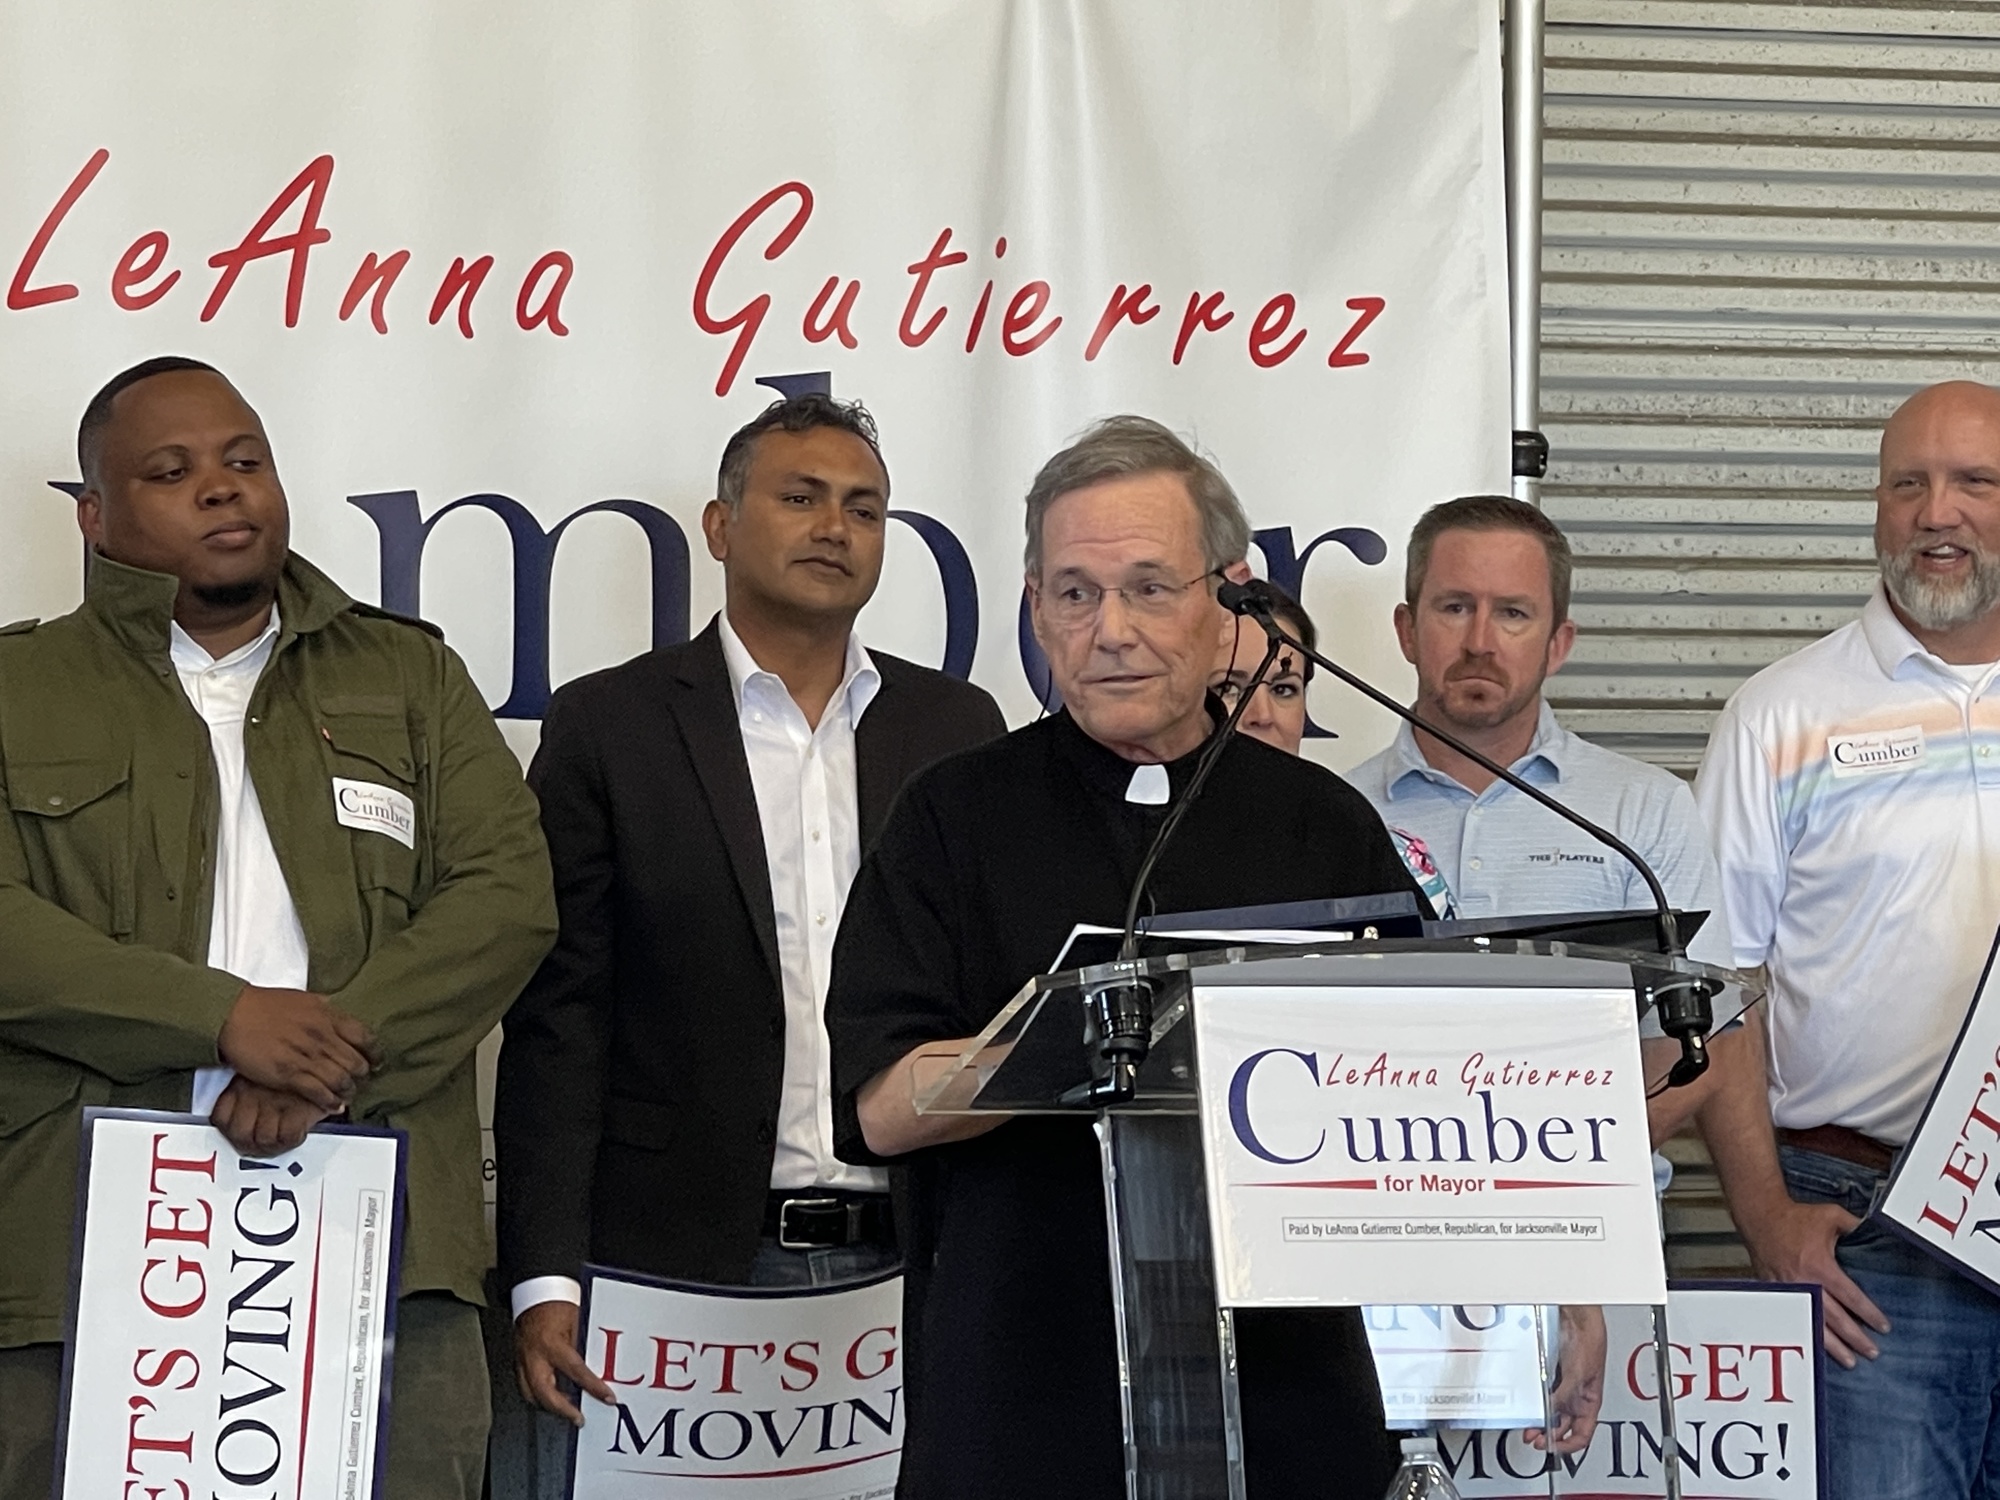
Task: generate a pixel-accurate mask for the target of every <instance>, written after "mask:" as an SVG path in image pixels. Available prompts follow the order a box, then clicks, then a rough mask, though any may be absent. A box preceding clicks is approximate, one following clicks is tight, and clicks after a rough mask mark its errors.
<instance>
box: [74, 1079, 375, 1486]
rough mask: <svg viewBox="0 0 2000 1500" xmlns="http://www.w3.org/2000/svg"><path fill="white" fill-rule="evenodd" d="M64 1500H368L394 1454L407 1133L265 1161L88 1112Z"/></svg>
mask: <svg viewBox="0 0 2000 1500" xmlns="http://www.w3.org/2000/svg"><path fill="white" fill-rule="evenodd" d="M83 1131H84V1147H83V1162H84V1164H83V1176H84V1180H83V1184H82V1192H81V1195H80V1196H81V1198H82V1201H83V1215H82V1224H81V1233H80V1235H79V1241H78V1247H77V1260H76V1270H75V1284H74V1297H73V1306H74V1308H75V1314H74V1320H75V1326H74V1328H73V1330H72V1332H71V1335H70V1338H69V1341H68V1346H67V1348H66V1351H65V1366H66V1368H65V1371H64V1374H65V1401H64V1408H63V1430H62V1433H61V1436H60V1440H59V1443H58V1452H59V1454H60V1462H61V1487H60V1490H59V1493H60V1494H62V1495H64V1496H73V1497H78V1500H82V1497H86V1496H88V1497H97V1496H106V1495H109V1496H121V1497H131V1500H139V1497H148V1500H197V1497H199V1500H211V1497H212V1500H251V1497H255V1500H367V1497H369V1496H372V1495H373V1494H374V1493H375V1492H376V1484H377V1480H378V1478H379V1476H380V1472H381V1460H382V1453H383V1450H384V1444H385V1442H386V1439H387V1435H388V1422H387V1413H388V1403H389V1366H388V1356H387V1351H388V1349H389V1347H390V1345H391V1342H392V1340H393V1336H394V1322H395V1307H396V1270H397V1261H398V1253H399V1251H400V1248H401V1243H400V1241H401V1236H400V1232H399V1226H400V1223H401V1215H402V1191H403V1187H402V1184H403V1170H404V1146H405V1143H404V1138H403V1136H402V1134H401V1132H397V1131H382V1130H364V1129H356V1128H349V1127H322V1128H320V1129H318V1130H315V1131H313V1132H312V1133H311V1134H310V1135H308V1136H307V1137H306V1139H305V1142H304V1144H302V1145H301V1146H300V1147H299V1148H298V1149H297V1150H295V1151H292V1152H289V1153H288V1154H286V1155H284V1156H278V1157H272V1158H269V1159H266V1160H258V1159H256V1158H252V1157H246V1156H241V1155H239V1154H238V1153H237V1152H236V1151H235V1150H234V1149H233V1148H232V1147H231V1146H230V1145H229V1143H228V1141H227V1140H225V1139H224V1137H223V1135H222V1133H221V1132H220V1131H219V1130H216V1129H215V1128H214V1127H213V1126H211V1125H210V1124H209V1123H208V1122H207V1121H206V1120H203V1119H200V1118H198V1117H196V1116H192V1115H171V1114H155V1113H150V1112H145V1111H137V1110H102V1109H91V1110H86V1111H85V1112H84V1125H83Z"/></svg>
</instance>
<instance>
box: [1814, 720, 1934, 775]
mask: <svg viewBox="0 0 2000 1500" xmlns="http://www.w3.org/2000/svg"><path fill="white" fill-rule="evenodd" d="M1927 753H1928V752H1926V751H1925V749H1924V726H1923V725H1921V724H1912V725H1910V726H1908V727H1907V728H1904V729H1879V730H1876V731H1875V732H1874V733H1872V734H1830V735H1828V736H1827V738H1826V755H1827V759H1828V760H1830V761H1832V762H1833V774H1834V775H1835V776H1836V777H1844V776H1875V775H1879V774H1881V773H1882V772H1884V771H1907V770H1908V769H1909V768H1910V767H1911V766H1916V765H1921V764H1923V760H1924V756H1925V755H1926V754H1927Z"/></svg>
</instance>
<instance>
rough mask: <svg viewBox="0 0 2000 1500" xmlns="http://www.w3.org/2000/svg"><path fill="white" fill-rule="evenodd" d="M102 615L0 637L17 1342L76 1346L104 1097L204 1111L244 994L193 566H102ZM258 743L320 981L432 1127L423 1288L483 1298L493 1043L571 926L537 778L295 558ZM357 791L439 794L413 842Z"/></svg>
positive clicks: (255, 716)
mask: <svg viewBox="0 0 2000 1500" xmlns="http://www.w3.org/2000/svg"><path fill="white" fill-rule="evenodd" d="M85 592H86V598H85V601H84V604H83V606H82V607H81V608H80V609H78V610H76V611H75V612H74V613H72V614H69V615H65V616H64V617H63V618H61V619H59V620H53V621H50V622H49V623H47V624H32V623H31V624H27V625H19V626H10V627H7V628H6V629H5V630H4V631H0V805H4V809H5V813H6V816H5V817H0V1245H4V1249H3V1250H0V1348H4V1347H12V1346H16V1345H20V1344H27V1343H39V1342H44V1341H49V1340H55V1339H60V1338H61V1337H62V1336H63V1313H64V1305H65V1303H66V1301H67V1297H68V1281H69V1265H70V1255H71V1247H72V1235H73V1230H74V1226H73V1217H74V1210H75V1196H76V1178H77V1148H78V1132H79V1126H80V1124H81V1119H82V1113H83V1110H84V1108H85V1107H86V1106H87V1105H94V1104H95V1105H119V1106H125V1107H134V1108H148V1109H170V1110H185V1109H186V1108H187V1103H188V1097H189V1088H190V1086H191V1083H192V1076H191V1075H192V1070H193V1069H195V1068H200V1067H212V1066H215V1065H216V1064H218V1063H219V1062H220V1059H219V1058H218V1057H217V1055H216V1037H217V1034H218V1033H219V1032H220V1031H221V1029H222V1023H223V1020H224V1018H225V1017H226V1016H227V1015H228V1014H229V1009H230V1006H231V1005H232V1004H233V1003H234V1001H235V998H236V996H237V994H238V993H239V992H240V991H241V989H242V988H243V982H242V981H241V980H240V979H238V978H236V977H235V976H233V975H230V974H225V973H222V972H219V971H218V970H215V969H211V968H209V967H208V966H207V964H206V959H207V955H208V944H209V922H210V915H211V906H210V893H211V891H212V889H213V885H214V866H213V859H214V851H215V842H216V830H217V806H216V803H217V789H216V776H215V765H214V760H213V758H212V756H211V754H210V750H209V738H208V727H207V725H206V724H205V723H204V722H203V721H202V719H201V716H200V715H199V714H198V713H196V711H195V709H194V707H193V705H192V704H190V703H189V702H188V700H187V697H186V695H185V694H184V693H183V692H182V690H181V685H180V681H179V678H178V676H177V675H176V673H175V671H174V668H173V664H172V662H171V660H170V659H169V656H168V625H169V622H170V621H171V619H172V613H173V604H174V596H175V592H176V583H175V580H174V579H172V578H170V577H167V576H165V575H163V574H158V573H149V572H143V571H140V570H138V569H135V568H129V567H125V566H122V565H120V564H118V563H114V562H110V561H108V560H106V559H103V558H99V559H97V560H95V562H94V563H93V565H92V567H91V570H90V580H89V584H88V587H87V589H86V591H85ZM278 611H279V618H280V633H279V636H278V641H277V646H276V649H275V650H274V651H273V653H272V656H271V661H270V664H269V666H268V667H267V668H266V669H265V671H264V674H263V676H262V678H261V679H260V680H259V681H258V684H257V687H256V691H255V694H254V695H253V697H252V698H251V700H250V706H249V713H248V716H247V718H246V719H245V722H244V726H243V735H244V757H245V763H246V765H247V768H248V772H249V776H250V779H251V782H252V784H253V785H254V786H255V787H256V790H257V798H258V801H259V803H260V804H261V805H262V807H263V812H264V819H265V822H266V824H267V826H268V827H269V830H270V834H271V843H272V846H273V847H274V848H275V849H276V851H277V856H278V863H279V865H280V866H281V867H282V868H283V870H284V872H285V882H286V884H287V886H288V887H289V888H290V891H291V895H292V900H293V903H294V904H295V905H296V907H297V908H298V913H299V921H300V925H301V926H302V927H303V929H304V931H305V936H306V945H307V950H308V954H309V957H310V974H309V979H308V983H309V985H310V987H311V988H312V989H314V990H315V991H318V992H319V993H321V994H324V995H327V996H329V997H330V998H331V1000H332V1001H333V1003H334V1004H335V1005H336V1006H338V1007H339V1008H340V1009H341V1010H344V1011H346V1012H348V1013H350V1014H352V1015H354V1016H356V1017H358V1018H360V1019H361V1020H362V1021H364V1022H365V1023H366V1024H367V1025H369V1026H370V1027H372V1028H373V1029H374V1032H375V1035H376V1037H377V1038H378V1039H379V1041H380V1044H381V1047H382V1049H383V1052H384V1062H383V1065H382V1066H381V1067H380V1068H379V1069H377V1070H376V1071H375V1072H374V1073H373V1074H371V1075H370V1077H369V1078H368V1079H367V1080H366V1082H365V1083H364V1084H363V1085H362V1087H361V1090H360V1092H359V1094H358V1095H357V1097H356V1098H355V1100H354V1103H353V1106H352V1108H351V1110H350V1115H351V1117H352V1118H353V1120H354V1121H355V1122H356V1123H358V1124H363V1125H386V1126H394V1127H396V1128H399V1129H401V1130H404V1131H407V1132H408V1133H409V1194H408V1218H407V1221H406V1228H405V1238H404V1252H403V1265H402V1290H403V1291H404V1292H405V1293H406V1294H407V1293H409V1292H415V1291H435V1290H443V1291H448V1292H451V1293H452V1294H454V1295H456V1296H458V1297H460V1298H463V1299H464V1300H466V1301H468V1302H474V1303H477V1302H479V1301H480V1300H481V1293H480V1286H481V1279H482V1272H483V1270H484V1268H485V1266H486V1265H487V1262H488V1259H489V1257H488V1254H487V1240H486V1230H485V1222H484V1211H483V1202H482V1200H483V1190H482V1185H481V1181H480V1161H481V1151H480V1138H479V1119H478V1107H477V1101H476V1094H475V1081H474V1061H473V1053H474V1050H475V1049H476V1048H477V1047H478V1045H479V1042H480V1039H481V1038H482V1037H484V1036H485V1035H486V1034H487V1033H488V1032H489V1031H490V1030H492V1028H493V1025H494V1023H495V1022H496V1021H498V1020H499V1019H500V1016H501V1014H502V1013H503V1012H504V1011H505V1010H506V1009H507V1007H508V1005H509V1004H510V1003H512V1001H513V999H514V997H515V995H516V994H517V993H519V991H520V989H521V987H522V986H523V985H525V984H526V983H527V981H528V978H529V976H530V975H532V974H533V973H534V971H535V966H536V965H537V964H538V963H539V962H540V961H541V958H542V956H543V954H544V953H545V952H547V950H548V948H549V946H550V944H551V943H552V942H553V940H554V937H555V927H556V916H555V899H554V895H553V891H552V888H551V879H550V873H549V860H548V850H547V848H546V846H545V845H544V843H543V840H542V834H541V828H540V824H539V821H538V819H537V815H536V808H535V801H534V797H533V794H532V793H530V792H529V791H528V789H527V787H526V786H525V785H524V784H523V782H522V778H521V771H520V765H519V762H518V761H517V760H516V759H515V757H514V755H513V753H512V752H511V751H510V750H509V749H508V748H507V745H506V743H505V742H504V741H503V740H502V739H501V737H500V732H499V730H498V728H497V727H496V726H495V725H494V722H493V717H492V715H491V714H490V713H489V712H488V711H487V708H486V705H485V703H484V702H483V701H482V700H481V699H480V696H479V693H478V691H477V689H476V688H475V687H474V686H473V683H472V680H471V678H470V677H469V676H468V675H467V673H466V670H465V667H464V664H463V663H461V662H460V661H459V659H458V657H457V656H456V655H454V654H453V653H452V652H451V651H450V650H448V649H447V648H446V647H445V646H444V644H443V642H441V641H440V640H438V639H436V638H435V637H434V636H433V635H432V634H430V633H429V632H428V631H427V630H425V629H423V628H421V627H418V626H416V625H413V624H410V623H408V622H405V621H401V620H397V619H395V618H393V617H391V616H387V615H384V614H383V613H381V612H380V611H379V610H374V609H371V608H369V607H367V606H365V605H360V604H356V603H355V602H354V601H353V600H352V599H350V598H349V597H348V596H347V595H346V594H344V593H342V592H341V590H340V589H339V588H338V587H337V586H336V585H335V584H334V583H333V582H332V580H330V579H329V578H327V576H326V575H325V574H323V573H321V572H320V571H319V570H318V569H317V568H315V567H313V566H312V565H311V564H310V563H308V562H306V561H305V560H304V559H303V558H301V557H298V556H297V555H296V554H295V555H293V556H292V557H291V558H290V559H289V560H288V562H287V563H286V565H285V571H284V577H283V579H282V581H281V583H280V585H279V589H278ZM335 778H344V779H348V780H354V781H361V782H366V783H369V784H372V785H375V786H386V787H389V788H393V789H394V790H396V791H398V792H401V793H402V794H403V795H405V796H407V797H409V798H410V799H411V800H412V801H413V802H414V804H415V807H416V829H415V834H414V843H415V847H414V848H406V847H404V845H403V843H402V842H401V841H400V840H399V839H397V838H395V837H392V836H390V835H389V834H387V833H383V832H377V831H375V830H373V829H369V828H350V827H344V826H342V824H341V823H339V822H338V821H336V819H335V805H334V791H333V782H334V780H335Z"/></svg>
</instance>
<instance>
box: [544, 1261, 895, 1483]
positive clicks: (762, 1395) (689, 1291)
mask: <svg viewBox="0 0 2000 1500" xmlns="http://www.w3.org/2000/svg"><path fill="white" fill-rule="evenodd" d="M902 1317H903V1279H902V1277H901V1276H898V1275H895V1274H893V1273H891V1274H888V1275H884V1276H881V1277H878V1278H877V1279H875V1280H873V1281H864V1282H855V1283H850V1284H847V1285H844V1286H838V1287H813V1288H799V1289H796V1290H793V1289H777V1290H770V1289H764V1288H754V1287H742V1288H737V1287H731V1288H716V1287H703V1286H691V1285H687V1284H685V1283H678V1282H669V1281H659V1280H655V1279H653V1278H651V1277H645V1276H639V1275H636V1274H633V1273H630V1272H623V1271H614V1270H608V1269H606V1268H604V1267H600V1266H590V1267H586V1268H585V1272H584V1307H583V1313H582V1316H581V1318H580V1319H579V1322H580V1325H581V1334H580V1337H581V1340H582V1345H581V1351H582V1354H583V1357H584V1358H585V1359H586V1360H587V1361H589V1363H590V1366H591V1368H592V1369H594V1370H596V1371H597V1373H598V1374H599V1375H601V1376H602V1377H603V1378H604V1380H605V1382H606V1383H607V1384H609V1385H610V1386H612V1387H613V1388H614V1389H615V1390H617V1392H618V1404H617V1405H616V1406H615V1407H612V1406H606V1405H604V1404H603V1403H601V1402H597V1401H593V1400H590V1399H589V1398H588V1397H586V1398H585V1399H584V1400H583V1402H582V1406H583V1413H584V1425H583V1430H582V1432H580V1433H579V1434H578V1435H577V1441H576V1453H575V1460H574V1465H573V1468H572V1471H571V1480H570V1484H571V1490H570V1493H571V1495H572V1497H573V1500H711V1497H719V1496H729V1497H732V1500H884V1497H886V1496H889V1495H892V1494H894V1493H895V1489H896V1472H897V1468H898V1465H899V1463H900V1460H901V1455H902V1450H903V1364H902Z"/></svg>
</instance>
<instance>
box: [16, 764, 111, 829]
mask: <svg viewBox="0 0 2000 1500" xmlns="http://www.w3.org/2000/svg"><path fill="white" fill-rule="evenodd" d="M131 774H132V768H131V764H130V762H128V761H122V760H118V761H109V760H89V761H85V760H71V761H30V762H27V763H23V762H21V761H13V762H10V763H9V765H8V766H7V802H8V805H9V806H10V807H12V808H13V809H14V811H15V812H17V813H33V814H35V815H37V816H39V817H44V818H66V817H68V816H69V815H70V814H71V813H73V812H75V811H76V810H77V809H78V808H80V807H88V806H89V805H90V804H91V803H93V802H95V801H96V800H97V799H98V798H100V797H103V796H107V795H108V794H110V793H111V792H114V791H116V790H117V789H118V788H119V787H121V786H123V785H124V784H125V783H126V781H127V780H129V779H130V777H131Z"/></svg>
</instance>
